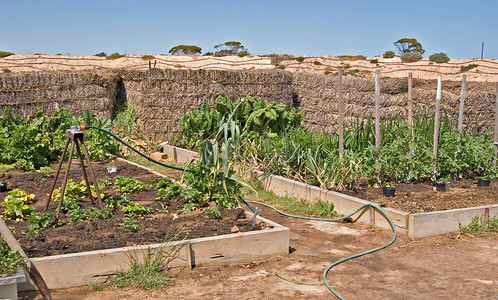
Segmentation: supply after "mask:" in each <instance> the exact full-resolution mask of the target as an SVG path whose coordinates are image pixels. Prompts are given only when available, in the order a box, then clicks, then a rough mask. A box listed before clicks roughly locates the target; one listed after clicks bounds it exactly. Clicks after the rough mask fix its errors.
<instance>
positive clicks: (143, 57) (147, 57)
mask: <svg viewBox="0 0 498 300" xmlns="http://www.w3.org/2000/svg"><path fill="white" fill-rule="evenodd" d="M154 58H155V57H154V55H142V59H143V60H152V59H154Z"/></svg>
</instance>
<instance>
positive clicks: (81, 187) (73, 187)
mask: <svg viewBox="0 0 498 300" xmlns="http://www.w3.org/2000/svg"><path fill="white" fill-rule="evenodd" d="M104 187H105V186H104V184H103V183H101V184H99V192H100V198H104V196H105V195H104V193H103V192H102V191H103V190H104ZM61 191H62V187H59V188H56V189H54V192H53V195H52V199H55V201H54V204H57V203H58V201H59V199H60V197H61ZM91 193H92V196H93V197H97V193H96V192H95V190H94V189H93V188H92V189H91ZM87 194H88V190H87V188H86V183H85V181H84V180H82V181H80V182H79V183H76V182H74V181H73V180H72V179H68V180H67V182H66V189H65V190H64V201H63V203H62V206H63V207H64V206H66V205H70V204H65V203H64V202H66V200H67V199H69V200H68V201H67V203H70V202H71V201H73V202H76V203H77V199H79V198H84V197H85V196H86V195H87ZM69 209H71V208H69Z"/></svg>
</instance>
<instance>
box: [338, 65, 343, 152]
mask: <svg viewBox="0 0 498 300" xmlns="http://www.w3.org/2000/svg"><path fill="white" fill-rule="evenodd" d="M337 76H338V79H339V83H338V84H339V91H338V93H339V94H338V98H339V100H338V103H337V105H338V106H339V154H340V155H341V156H342V154H343V153H344V103H343V101H342V68H339V70H338V71H337Z"/></svg>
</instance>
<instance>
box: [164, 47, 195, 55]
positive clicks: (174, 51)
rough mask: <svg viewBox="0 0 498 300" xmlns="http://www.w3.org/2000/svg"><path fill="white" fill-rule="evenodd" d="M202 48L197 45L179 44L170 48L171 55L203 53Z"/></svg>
mask: <svg viewBox="0 0 498 300" xmlns="http://www.w3.org/2000/svg"><path fill="white" fill-rule="evenodd" d="M201 51H202V48H201V47H198V46H195V45H178V46H175V47H173V48H171V49H170V50H169V53H170V54H171V55H194V54H201Z"/></svg>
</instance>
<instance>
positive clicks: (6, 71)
mask: <svg viewBox="0 0 498 300" xmlns="http://www.w3.org/2000/svg"><path fill="white" fill-rule="evenodd" d="M2 72H4V73H10V72H12V71H11V70H10V69H2Z"/></svg>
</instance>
